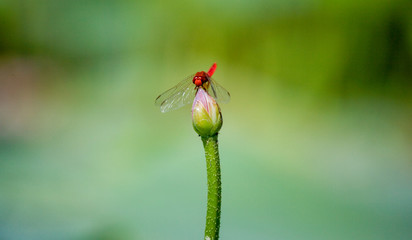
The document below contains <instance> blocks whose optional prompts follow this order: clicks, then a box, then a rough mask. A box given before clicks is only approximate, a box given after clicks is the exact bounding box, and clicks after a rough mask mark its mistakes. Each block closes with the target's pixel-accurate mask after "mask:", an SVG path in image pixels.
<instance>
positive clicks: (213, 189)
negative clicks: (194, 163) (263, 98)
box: [202, 135, 222, 240]
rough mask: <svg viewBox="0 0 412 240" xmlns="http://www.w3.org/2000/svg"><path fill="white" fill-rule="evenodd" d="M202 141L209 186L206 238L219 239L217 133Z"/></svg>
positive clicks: (220, 196) (219, 185)
mask: <svg viewBox="0 0 412 240" xmlns="http://www.w3.org/2000/svg"><path fill="white" fill-rule="evenodd" d="M202 141H203V146H204V148H205V154H206V167H207V188H208V191H207V214H206V228H205V240H217V239H219V227H220V205H221V202H222V194H221V193H222V183H221V181H220V162H219V149H218V143H217V135H215V136H212V137H202Z"/></svg>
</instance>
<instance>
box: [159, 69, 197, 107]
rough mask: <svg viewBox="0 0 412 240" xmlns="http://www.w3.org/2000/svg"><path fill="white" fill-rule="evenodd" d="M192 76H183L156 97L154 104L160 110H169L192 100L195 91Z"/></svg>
mask: <svg viewBox="0 0 412 240" xmlns="http://www.w3.org/2000/svg"><path fill="white" fill-rule="evenodd" d="M193 76H194V75H191V76H189V77H187V78H185V79H184V80H182V81H181V82H180V83H178V84H177V85H176V86H174V87H172V88H171V89H169V90H167V91H166V92H164V93H162V94H160V95H159V96H158V97H157V98H156V100H155V104H156V105H157V106H159V107H160V111H161V112H163V113H165V112H169V111H171V110H175V109H178V108H181V107H183V106H184V105H187V104H189V103H191V102H193V99H194V97H195V93H196V89H195V85H194V84H193V83H192V79H193Z"/></svg>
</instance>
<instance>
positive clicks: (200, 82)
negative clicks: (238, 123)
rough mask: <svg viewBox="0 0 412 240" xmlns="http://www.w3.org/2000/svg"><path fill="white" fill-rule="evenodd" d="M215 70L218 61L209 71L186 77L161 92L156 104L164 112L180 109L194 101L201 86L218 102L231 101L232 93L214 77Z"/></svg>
mask: <svg viewBox="0 0 412 240" xmlns="http://www.w3.org/2000/svg"><path fill="white" fill-rule="evenodd" d="M215 70H216V63H214V64H213V65H212V67H210V69H209V71H208V72H205V71H201V72H197V73H195V74H192V75H190V76H188V77H186V78H185V79H183V80H182V81H181V82H179V83H178V84H177V85H176V86H174V87H172V88H170V89H169V90H167V91H165V92H164V93H162V94H160V95H159V96H158V97H157V98H156V100H155V104H156V105H157V106H159V107H160V111H161V112H163V113H165V112H169V111H172V110H176V109H179V108H181V107H183V106H185V105H188V104H190V103H192V102H193V99H194V98H195V96H196V93H197V91H198V90H199V88H203V89H204V90H205V91H206V92H207V93H208V94H209V95H210V96H212V97H213V98H214V99H215V100H216V101H217V102H218V103H227V102H229V101H230V93H229V92H228V91H227V90H226V89H225V88H223V87H222V86H221V85H220V84H218V83H217V82H216V81H215V80H213V79H212V75H213V73H214V72H215Z"/></svg>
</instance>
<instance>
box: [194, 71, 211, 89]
mask: <svg viewBox="0 0 412 240" xmlns="http://www.w3.org/2000/svg"><path fill="white" fill-rule="evenodd" d="M206 82H208V78H207V73H206V72H204V71H202V72H197V73H196V74H195V76H194V77H193V83H194V84H195V85H196V86H197V87H200V86H202V85H203V84H205V83H206Z"/></svg>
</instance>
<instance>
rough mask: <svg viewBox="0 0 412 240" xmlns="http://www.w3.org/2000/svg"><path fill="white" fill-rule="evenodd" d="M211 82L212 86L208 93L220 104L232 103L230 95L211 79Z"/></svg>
mask: <svg viewBox="0 0 412 240" xmlns="http://www.w3.org/2000/svg"><path fill="white" fill-rule="evenodd" d="M209 82H210V86H209V88H208V89H207V93H209V95H210V96H212V97H213V98H214V99H215V100H216V101H217V102H218V103H228V102H229V101H230V93H229V92H228V91H227V90H226V89H225V88H224V87H222V85H220V84H219V83H217V82H216V81H215V80H213V79H212V78H211V77H209Z"/></svg>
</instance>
